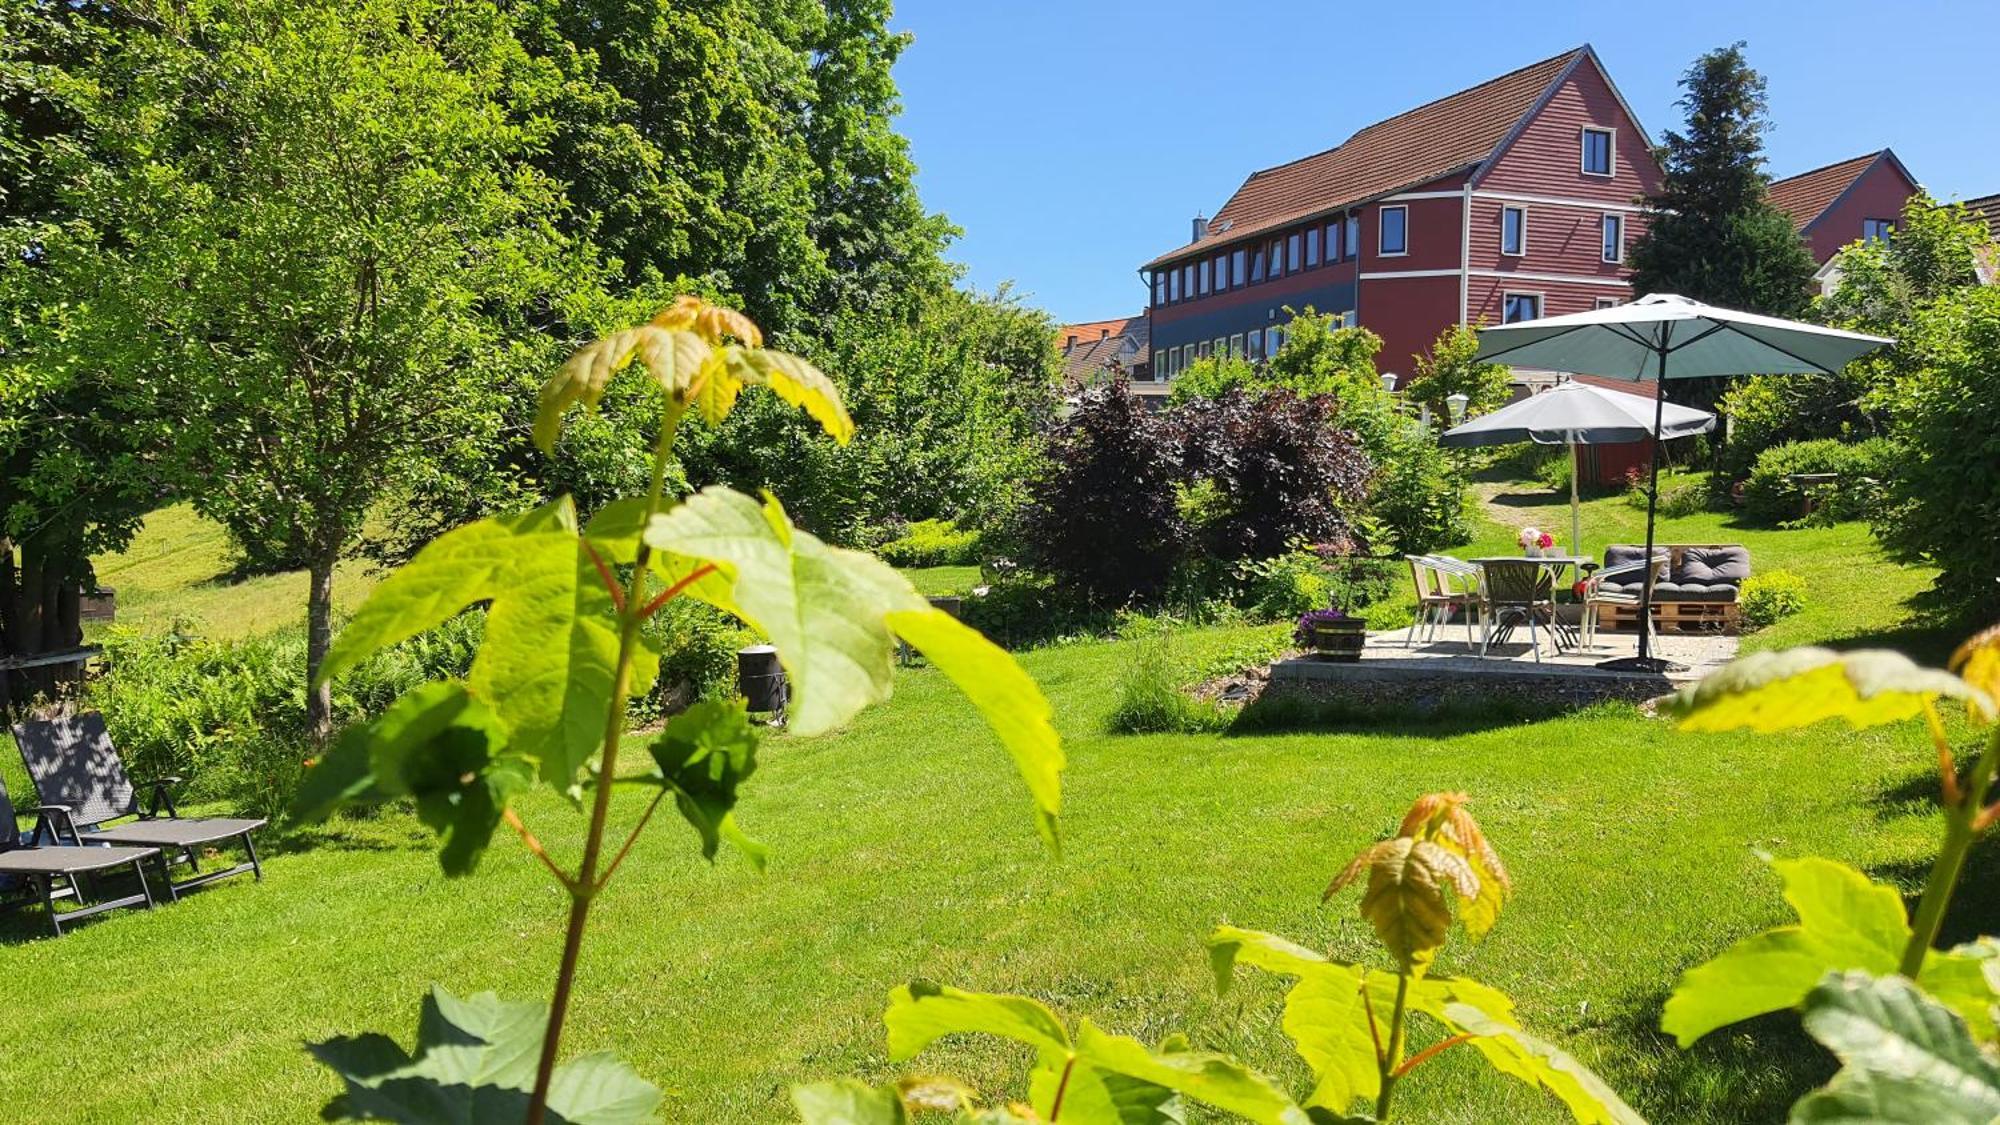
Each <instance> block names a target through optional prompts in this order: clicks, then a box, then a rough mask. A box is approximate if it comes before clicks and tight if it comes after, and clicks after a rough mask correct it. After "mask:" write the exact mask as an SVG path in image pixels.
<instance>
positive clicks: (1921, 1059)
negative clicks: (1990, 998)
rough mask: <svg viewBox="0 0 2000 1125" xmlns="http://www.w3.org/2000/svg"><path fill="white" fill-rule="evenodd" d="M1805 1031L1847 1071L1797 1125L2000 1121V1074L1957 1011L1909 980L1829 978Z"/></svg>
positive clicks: (1855, 975) (1795, 1111) (1809, 1103)
mask: <svg viewBox="0 0 2000 1125" xmlns="http://www.w3.org/2000/svg"><path fill="white" fill-rule="evenodd" d="M1805 1025H1806V1030H1807V1031H1810V1032H1812V1034H1813V1036H1814V1038H1817V1039H1818V1040H1819V1041H1820V1042H1822V1043H1824V1044H1826V1046H1827V1047H1828V1048H1829V1049H1831V1050H1832V1051H1833V1053H1834V1054H1836V1055H1838V1056H1840V1060H1841V1062H1842V1063H1844V1064H1846V1065H1845V1067H1844V1068H1843V1069H1842V1070H1841V1072H1840V1073H1839V1074H1837V1075H1835V1076H1834V1079H1833V1081H1832V1082H1831V1083H1830V1084H1829V1085H1828V1087H1827V1088H1826V1089H1825V1090H1822V1091H1819V1092H1816V1093H1813V1094H1809V1095H1807V1096H1806V1097H1805V1098H1804V1099H1802V1100H1801V1101H1800V1102H1799V1103H1798V1104H1797V1105H1795V1106H1793V1107H1792V1120H1793V1121H1798V1122H1816V1123H1819V1122H1833V1121H1853V1122H1860V1121H1875V1122H1899V1123H1906V1125H1919V1123H1922V1125H1955V1123H1959V1122H1964V1123H1967V1125H1971V1123H1975V1122H1976V1123H1979V1125H1987V1123H1990V1122H1992V1121H1993V1120H1995V1119H1996V1118H2000V1065H1996V1064H1995V1063H1994V1061H1993V1060H1992V1059H1991V1058H1989V1057H1988V1056H1987V1054H1986V1053H1985V1052H1984V1051H1982V1050H1981V1049H1980V1047H1979V1044H1977V1043H1976V1042H1974V1041H1973V1038H1972V1035H1971V1033H1970V1032H1969V1031H1968V1030H1967V1029H1966V1026H1965V1022H1964V1021H1963V1020H1961V1019H1959V1018H1958V1016H1957V1015H1956V1014H1955V1013H1953V1012H1952V1011H1951V1009H1949V1008H1947V1007H1945V1006H1944V1005H1942V1004H1940V1003H1938V1002H1937V1001H1935V1000H1933V999H1931V998H1930V997H1928V996H1925V995H1924V994H1923V992H1922V990H1920V989H1918V988H1917V987H1916V986H1915V985H1913V984H1911V983H1910V982H1909V981H1907V980H1904V979H1903V978H1901V977H1895V976H1879V977H1878V976H1872V975H1870V974H1868V973H1861V972H1848V973H1832V974H1829V975H1828V976H1827V978H1826V979H1825V980H1824V981H1822V982H1821V983H1820V984H1818V985H1816V986H1815V987H1814V988H1813V990H1812V992H1811V994H1810V995H1808V996H1807V997H1806V1003H1805Z"/></svg>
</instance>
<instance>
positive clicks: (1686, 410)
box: [1438, 380, 1715, 445]
mask: <svg viewBox="0 0 2000 1125" xmlns="http://www.w3.org/2000/svg"><path fill="white" fill-rule="evenodd" d="M1714 428H1715V415H1713V414H1710V413H1709V412H1708V411H1706V410H1696V409H1694V408H1693V407H1691V406H1677V405H1675V404H1673V403H1668V404H1667V405H1666V409H1665V410H1663V411H1662V412H1661V418H1660V437H1661V438H1663V439H1666V440H1672V439H1674V438H1679V437H1688V436H1690V435H1693V434H1705V433H1707V432H1708V431H1710V430H1712V429H1714ZM1652 434H1653V400H1652V399H1650V398H1647V397H1646V396H1644V395H1635V394H1628V393H1626V392H1624V391H1609V390H1605V389H1604V388H1602V387H1593V386H1591V385H1590V384H1588V383H1578V382H1576V381H1574V380H1572V381H1570V382H1567V383H1558V384H1556V385H1555V386H1554V387H1551V388H1549V389H1548V390H1547V391H1544V392H1543V393H1541V394H1538V395H1530V396H1529V397H1527V398H1524V399H1522V400H1521V401H1519V402H1516V403H1512V404H1510V405H1507V406H1503V407H1501V408H1500V409H1498V410H1496V411H1494V412H1493V413H1491V414H1483V415H1481V416H1479V417H1477V418H1474V419H1473V420H1472V421H1470V422H1467V423H1465V424H1463V425H1460V426H1453V427H1452V428H1451V429H1449V430H1446V431H1445V432H1444V433H1442V434H1440V435H1438V444H1439V445H1513V444H1515V443H1517V442H1523V441H1533V442H1540V443H1541V444H1543V445H1564V444H1575V445H1610V444H1613V443H1616V442H1628V441H1644V440H1646V439H1647V438H1648V437H1651V436H1652Z"/></svg>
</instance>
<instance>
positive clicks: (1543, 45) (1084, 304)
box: [893, 0, 2000, 321]
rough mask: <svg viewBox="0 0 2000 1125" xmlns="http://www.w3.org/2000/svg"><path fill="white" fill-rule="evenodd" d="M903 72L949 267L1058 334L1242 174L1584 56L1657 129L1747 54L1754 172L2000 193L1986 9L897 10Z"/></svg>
mask: <svg viewBox="0 0 2000 1125" xmlns="http://www.w3.org/2000/svg"><path fill="white" fill-rule="evenodd" d="M893 26H895V27H896V28H898V29H901V30H907V31H911V32H914V33H915V35H916V42H915V44H914V45H912V46H911V48H910V49H909V51H908V52H907V53H905V54H904V56H903V60H902V62H901V63H900V64H899V65H898V67H897V70H896V76H897V79H898V81H899V82H900V84H901V86H902V91H903V101H904V113H903V115H902V117H901V119H900V121H899V126H900V128H901V129H902V130H903V132H904V133H905V134H906V135H907V136H908V137H909V138H910V142H911V146H912V149H913V153H914V156H915V158H916V161H917V164H918V166H919V169H920V173H919V180H918V184H919V188H920V190H921V191H922V193H923V198H924V202H925V203H926V205H928V206H929V207H931V208H932V209H933V210H940V211H943V212H945V213H946V214H947V215H949V216H950V217H951V218H952V220H953V221H955V222H956V223H958V225H959V226H961V227H963V228H964V229H965V236H964V238H963V239H962V240H961V241H960V242H959V243H958V244H957V246H956V247H955V248H954V250H953V252H952V256H953V257H954V258H955V259H956V260H958V261H960V262H962V263H964V264H965V265H966V267H967V268H968V280H970V281H971V282H972V283H973V284H975V285H977V286H979V287H981V288H992V287H994V286H996V285H999V284H1000V283H1001V282H1006V281H1011V282H1013V283H1014V285H1015V286H1016V288H1017V289H1018V290H1020V291H1022V292H1024V293H1026V294H1027V295H1028V296H1029V297H1030V299H1031V300H1032V301H1033V302H1034V303H1035V304H1037V305H1040V306H1041V307H1043V308H1046V309H1048V310H1049V311H1050V312H1051V313H1052V314H1054V315H1055V316H1056V318H1057V319H1059V320H1066V321H1077V320H1090V319H1097V318H1101V317H1110V316H1118V315H1124V314H1129V313H1133V312H1136V311H1138V310H1139V308H1140V306H1141V305H1142V303H1143V300H1144V292H1143V289H1142V287H1141V286H1140V283H1139V280H1138V275H1137V272H1136V269H1137V267H1138V265H1139V263H1141V262H1144V261H1145V260H1147V259H1148V258H1150V257H1152V256H1153V255H1154V254H1157V253H1159V252H1160V251H1162V250H1168V249H1172V248H1173V247H1175V246H1177V245H1180V244H1181V243H1184V242H1186V241H1187V236H1188V229H1189V225H1188V224H1189V220H1190V219H1192V218H1193V217H1194V216H1195V215H1196V214H1197V213H1201V214H1213V213H1214V212H1215V210H1216V209H1217V208H1219V207H1221V206H1222V203H1223V201H1224V200H1226V199H1227V198H1228V197H1229V194H1230V192H1232V191H1234V190H1235V188H1236V187H1237V185H1238V184H1240V183H1241V182H1242V181H1243V178H1244V177H1245V176H1247V175H1249V174H1250V173H1251V172H1252V171H1254V170H1256V169H1258V168H1262V167H1267V166H1269V165H1272V164H1279V163H1283V162H1285V161H1287V160H1292V159H1295V158H1297V157H1300V156H1304V155H1307V154H1308V153H1312V152H1317V151H1319V150H1321V149H1324V148H1328V147H1331V146H1332V145H1335V144H1338V143H1339V142H1340V141H1342V140H1344V139H1346V137H1347V136H1348V135H1349V134H1350V133H1352V132H1353V131H1354V130H1356V129H1358V128H1360V127H1361V126H1363V125H1366V124H1368V123H1369V122H1372V121H1376V120H1380V119H1381V118H1383V117H1387V116H1390V115H1392V114H1395V113H1399V112H1401V111H1403V110H1405V109H1409V108H1411V107H1413V106H1416V105H1419V104H1421V103H1423V102H1426V101H1429V100H1431V99H1432V98H1436V97H1440V96H1442V95H1445V94H1448V93H1451V92H1452V91H1454V90H1458V89H1462V88H1464V87H1466V86H1469V85H1473V84H1474V83H1477V82H1481V81H1484V80H1485V79H1488V78H1491V77H1494V76H1496V75H1499V74H1503V73H1505V72H1507V71H1509V70H1513V69H1515V68H1516V67H1519V66H1523V65H1526V64H1527V63H1530V62H1533V61H1535V60H1537V59H1541V58H1546V57H1548V56H1550V55H1554V54H1557V53H1559V52H1561V51H1564V50H1567V49H1570V48H1572V47H1575V46H1577V45H1579V44H1582V43H1586V42H1588V43H1590V44H1591V45H1592V46H1594V47H1595V48H1596V49H1597V53H1598V55H1599V57H1601V58H1602V59H1603V60H1604V64H1605V66H1606V68H1607V69H1608V70H1609V71H1610V73H1611V77H1612V80H1613V81H1615V82H1617V83H1618V86H1619V89H1620V90H1621V91H1623V93H1624V94H1625V98H1626V100H1627V101H1629V102H1630V103H1631V104H1632V108H1633V110H1634V111H1635V112H1636V113H1637V114H1638V115H1639V119H1640V121H1641V123H1642V124H1644V125H1645V127H1646V129H1647V131H1648V132H1650V133H1652V134H1653V136H1654V138H1655V139H1658V137H1659V136H1660V134H1661V133H1662V132H1663V131H1664V130H1666V129H1667V128H1670V127H1674V126H1676V125H1677V124H1678V123H1679V114H1678V113H1677V112H1676V111H1675V110H1674V107H1673V103H1674V100H1675V99H1676V98H1677V97H1678V96H1679V90H1678V87H1677V85H1676V83H1677V82H1678V80H1679V78H1680V75H1681V73H1682V71H1684V70H1685V69H1686V68H1687V66H1688V64H1689V63H1690V62H1692V61H1693V59H1694V57H1695V56H1696V55H1698V54H1700V53H1701V52H1702V51H1705V50H1707V49H1709V48H1711V47H1715V46H1719V45H1722V44H1725V43H1729V42H1732V41H1734V40H1737V39H1742V40H1745V41H1747V42H1748V44H1749V47H1748V52H1749V57H1750V61H1751V64H1752V65H1754V66H1755V67H1757V68H1758V69H1759V70H1760V71H1762V72H1763V73H1764V76H1765V77H1766V78H1767V79H1769V81H1770V91H1769V93H1770V100H1771V119H1772V121H1773V123H1774V126H1775V127H1774V128H1773V129H1772V131H1771V133H1770V135H1769V138H1768V155H1769V158H1770V170H1771V171H1772V173H1773V174H1775V175H1778V176H1784V175H1789V174H1792V173H1795V172H1801V171H1804V170H1806V169H1808V168H1814V167H1818V166H1819V165H1822V164H1828V163H1832V162H1833V161H1836V160H1842V159H1845V158H1847V157H1850V156H1855V155H1858V154H1860V153H1863V152H1869V151H1873V150H1875V149H1879V148H1883V147H1885V146H1886V147H1891V148H1894V149H1895V150H1896V154H1897V155H1898V156H1900V157H1902V158H1903V161H1904V162H1905V163H1906V164H1908V165H1909V167H1910V170H1911V171H1912V172H1913V173H1915V175H1916V177H1917V178H1918V179H1919V180H1920V181H1922V182H1923V183H1924V184H1925V186H1927V187H1928V188H1930V190H1931V191H1932V192H1933V193H1934V194H1936V195H1938V196H1939V197H1940V198H1945V199H1951V198H1971V197H1975V196H1980V195H1988V194H1992V193H1994V192H2000V116H1996V114H1995V112H1994V108H1995V102H1996V99H1995V96H1994V94H1993V90H1994V88H1995V86H1994V77H1995V76H1994V70H1995V68H1996V66H2000V53H1996V51H1995V49H1994V44H1996V43H2000V3H1994V2H1992V0H1984V2H1981V3H1971V2H1964V3H1957V4H1931V3H1924V2H1916V3H1909V2H1906V3H1901V4H1884V3H1880V2H1879V0H1878V2H1875V3H1859V2H1848V0H1829V2H1823V3H1811V4H1808V3H1794V2H1785V3H1773V2H1768V0H1736V2H1734V3H1727V4H1709V3H1700V2H1676V3H1669V4H1660V3H1653V4H1626V3H1616V2H1605V0H1597V2H1594V3H1563V4H1541V5H1536V4H1515V5H1502V4H1493V3H1491V2H1486V3H1439V2H1436V0H1430V2H1423V3H1415V2H1407V0H1406V2H1404V3H1399V4H1376V5H1372V6H1371V5H1334V4H1331V3H1325V2H1320V3H1310V2H1306V0H1235V2H1233V3H1223V4H1215V3H1192V2H1184V0H1152V2H1089V0H1078V2H1073V3H1057V2H1048V3H1044V2H1008V0H999V2H979V0H901V2H900V3H899V4H898V5H897V11H896V15H895V18H894V20H893Z"/></svg>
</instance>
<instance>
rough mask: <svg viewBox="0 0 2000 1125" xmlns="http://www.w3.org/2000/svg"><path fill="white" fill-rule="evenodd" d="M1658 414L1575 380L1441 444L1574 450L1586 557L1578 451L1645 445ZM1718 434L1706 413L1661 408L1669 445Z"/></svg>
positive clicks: (1572, 515)
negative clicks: (1528, 443)
mask: <svg viewBox="0 0 2000 1125" xmlns="http://www.w3.org/2000/svg"><path fill="white" fill-rule="evenodd" d="M1654 410H1655V404H1654V402H1653V401H1652V400H1651V399H1649V398H1647V397H1646V396H1644V395H1635V394H1628V393H1626V392H1624V391H1612V390H1606V389H1605V388H1603V387H1594V386H1591V385H1590V384H1588V383H1579V382H1576V381H1575V380H1571V381H1569V382H1566V383H1557V384H1556V385H1555V386H1554V387H1551V388H1550V389H1548V390H1547V391H1544V392H1543V393H1541V394H1538V395H1530V396H1529V397H1527V398H1524V399H1522V400H1521V401H1519V402H1516V403H1511V404H1509V405H1507V406H1503V407H1501V408H1500V409H1498V410H1496V411H1494V412H1493V413H1491V414H1485V415H1481V416H1480V417H1478V418H1474V419H1473V420H1472V421H1470V422H1467V423H1465V424H1464V425H1461V426H1454V427H1452V428H1451V429H1449V430H1446V431H1445V432H1444V433H1442V434H1439V435H1438V444H1439V445H1458V446H1466V445H1516V444H1519V443H1521V442H1524V441H1532V442H1536V443H1538V444H1541V445H1567V446H1569V470H1570V471H1569V550H1570V554H1573V555H1580V554H1582V553H1583V516H1582V510H1583V509H1582V505H1581V504H1580V502H1579V501H1578V499H1577V494H1576V478H1577V470H1578V468H1579V466H1578V465H1577V457H1576V447H1577V446H1579V445H1611V444H1615V443H1621V442H1632V441H1641V440H1643V439H1645V438H1647V437H1649V436H1651V435H1652V433H1653V414H1654ZM1714 428H1715V415H1713V414H1711V413H1709V412H1708V411H1706V410H1696V409H1694V408H1693V407H1691V406H1678V405H1675V404H1674V403H1667V404H1666V405H1665V406H1664V407H1662V408H1660V430H1661V433H1660V437H1661V438H1663V439H1666V440H1671V439H1673V438H1678V437H1688V436H1690V435H1692V434H1705V433H1707V432H1708V431H1710V430H1712V429H1714Z"/></svg>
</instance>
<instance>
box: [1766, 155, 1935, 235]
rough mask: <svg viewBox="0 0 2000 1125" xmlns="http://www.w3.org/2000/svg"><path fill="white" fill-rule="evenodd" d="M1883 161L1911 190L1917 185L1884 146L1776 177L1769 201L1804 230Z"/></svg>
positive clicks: (1794, 224)
mask: <svg viewBox="0 0 2000 1125" xmlns="http://www.w3.org/2000/svg"><path fill="white" fill-rule="evenodd" d="M1883 160H1886V161H1888V162H1889V164H1890V166H1891V167H1892V168H1894V169H1895V171H1896V173H1897V174H1898V175H1900V176H1901V177H1902V178H1903V179H1904V180H1905V181H1906V182H1908V183H1909V185H1910V187H1911V189H1912V190H1914V189H1915V188H1916V187H1917V181H1916V179H1915V178H1914V177H1912V176H1911V175H1910V173H1909V172H1908V170H1906V169H1905V168H1904V167H1903V162H1902V161H1900V160H1898V159H1896V154H1895V153H1893V152H1891V151H1889V150H1888V149H1886V148H1885V149H1883V150H1882V151H1880V152H1870V153H1864V154H1863V155H1861V156H1856V157H1851V158H1849V159H1847V160H1842V161H1839V162H1837V163H1833V164H1828V165H1826V166H1825V167H1823V168H1814V169H1813V170H1812V171H1810V172H1801V173H1799V174H1798V175H1796V176H1787V177H1786V178H1784V179H1782V180H1776V181H1774V182H1773V183H1772V184H1771V189H1770V199H1771V202H1772V203H1773V204H1775V205H1776V206H1777V208H1778V209H1779V210H1780V211H1783V212H1784V213H1786V214H1787V215H1790V216H1791V217H1792V226H1793V227H1794V228H1795V229H1797V230H1798V231H1799V232H1801V233H1804V231H1805V230H1806V228H1807V227H1810V226H1812V225H1813V224H1814V223H1816V222H1818V221H1819V219H1820V216H1822V215H1824V214H1826V213H1827V212H1828V211H1831V210H1832V209H1833V205H1834V204H1835V203H1838V202H1840V197H1841V196H1843V195H1846V194H1847V192H1848V190H1849V189H1851V188H1852V187H1853V186H1854V185H1855V184H1857V183H1859V182H1860V181H1861V177H1863V176H1865V175H1867V174H1868V171H1869V169H1871V168H1873V167H1875V165H1876V163H1877V162H1879V161H1883Z"/></svg>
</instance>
